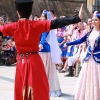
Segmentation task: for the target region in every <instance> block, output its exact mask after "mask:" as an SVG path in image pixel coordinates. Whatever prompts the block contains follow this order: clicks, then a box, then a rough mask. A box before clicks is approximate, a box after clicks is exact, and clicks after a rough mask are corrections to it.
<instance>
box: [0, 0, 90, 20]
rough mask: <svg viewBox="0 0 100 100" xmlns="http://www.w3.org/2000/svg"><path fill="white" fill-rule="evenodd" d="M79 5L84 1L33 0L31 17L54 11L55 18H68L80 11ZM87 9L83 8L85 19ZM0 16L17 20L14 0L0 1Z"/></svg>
mask: <svg viewBox="0 0 100 100" xmlns="http://www.w3.org/2000/svg"><path fill="white" fill-rule="evenodd" d="M81 3H84V5H85V0H34V5H33V12H32V14H33V16H34V15H35V14H37V15H40V14H41V10H43V9H47V10H50V9H54V10H55V14H56V16H60V15H66V16H70V15H73V11H74V10H75V9H78V10H79V9H80V6H81ZM86 10H87V8H86V7H85V13H86V14H85V15H86V17H85V18H88V16H89V13H87V12H88V10H87V12H86ZM2 14H6V15H7V16H8V17H10V18H12V19H13V20H17V19H18V17H17V14H16V10H15V4H14V0H1V1H0V16H1V15H2Z"/></svg>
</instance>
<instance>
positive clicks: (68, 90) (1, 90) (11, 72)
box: [0, 66, 77, 100]
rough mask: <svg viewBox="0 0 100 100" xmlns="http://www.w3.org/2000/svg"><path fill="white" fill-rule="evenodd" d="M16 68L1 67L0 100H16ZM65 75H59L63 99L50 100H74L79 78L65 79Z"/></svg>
mask: <svg viewBox="0 0 100 100" xmlns="http://www.w3.org/2000/svg"><path fill="white" fill-rule="evenodd" d="M15 69H16V67H15V66H10V67H6V66H0V100H14V99H13V96H14V77H15ZM64 75H65V73H64V74H63V73H58V76H59V81H60V85H61V90H62V96H61V97H51V98H50V100H72V93H73V90H74V87H75V83H76V80H77V77H64Z"/></svg>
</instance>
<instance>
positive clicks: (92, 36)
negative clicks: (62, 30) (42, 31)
mask: <svg viewBox="0 0 100 100" xmlns="http://www.w3.org/2000/svg"><path fill="white" fill-rule="evenodd" d="M92 24H93V27H94V28H93V30H92V31H91V32H89V33H87V34H86V35H85V36H84V37H82V38H81V39H79V40H76V41H73V42H70V43H67V45H75V44H79V43H82V42H84V41H87V44H88V48H87V53H86V57H85V59H84V61H85V62H84V64H83V67H82V69H81V72H80V74H79V77H78V80H77V83H76V87H75V90H74V99H75V100H100V13H99V12H97V13H95V14H94V15H93V17H92Z"/></svg>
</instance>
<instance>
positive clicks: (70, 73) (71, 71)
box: [64, 66, 73, 77]
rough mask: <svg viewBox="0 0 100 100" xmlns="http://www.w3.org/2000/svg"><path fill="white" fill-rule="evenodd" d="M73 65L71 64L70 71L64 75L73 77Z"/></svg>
mask: <svg viewBox="0 0 100 100" xmlns="http://www.w3.org/2000/svg"><path fill="white" fill-rule="evenodd" d="M72 68H73V66H69V73H68V74H67V75H64V76H65V77H73V69H72Z"/></svg>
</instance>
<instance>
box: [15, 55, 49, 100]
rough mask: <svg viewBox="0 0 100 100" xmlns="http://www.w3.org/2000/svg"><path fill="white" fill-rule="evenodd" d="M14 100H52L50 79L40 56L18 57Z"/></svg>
mask: <svg viewBox="0 0 100 100" xmlns="http://www.w3.org/2000/svg"><path fill="white" fill-rule="evenodd" d="M14 100H50V99H49V84H48V79H47V76H46V73H45V69H44V65H43V62H42V60H41V58H40V56H39V55H38V54H29V55H28V58H26V55H24V56H23V58H22V57H20V56H18V57H17V66H16V76H15V96H14Z"/></svg>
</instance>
